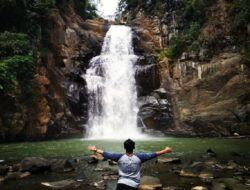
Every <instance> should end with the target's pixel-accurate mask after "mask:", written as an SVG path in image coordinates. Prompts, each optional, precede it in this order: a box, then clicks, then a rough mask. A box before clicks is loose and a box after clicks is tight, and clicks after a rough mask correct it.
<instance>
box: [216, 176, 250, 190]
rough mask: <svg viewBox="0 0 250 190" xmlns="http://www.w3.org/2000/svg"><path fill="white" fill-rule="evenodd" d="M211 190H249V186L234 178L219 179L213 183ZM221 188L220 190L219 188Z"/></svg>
mask: <svg viewBox="0 0 250 190" xmlns="http://www.w3.org/2000/svg"><path fill="white" fill-rule="evenodd" d="M212 184H213V190H222V188H223V187H225V188H224V189H223V190H225V189H230V190H249V186H247V185H244V184H243V183H241V181H240V180H238V179H235V178H219V179H216V180H214V181H213V183H212ZM220 187H221V188H220Z"/></svg>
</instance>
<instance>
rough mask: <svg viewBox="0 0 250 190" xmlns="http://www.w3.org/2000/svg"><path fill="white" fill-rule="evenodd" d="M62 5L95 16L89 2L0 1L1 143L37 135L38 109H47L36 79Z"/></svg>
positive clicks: (42, 64) (45, 65) (44, 63)
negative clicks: (54, 18) (54, 17)
mask: <svg viewBox="0 0 250 190" xmlns="http://www.w3.org/2000/svg"><path fill="white" fill-rule="evenodd" d="M65 6H66V7H67V6H69V7H70V6H71V7H74V8H75V10H76V12H77V13H78V14H79V15H80V16H81V17H82V18H84V19H87V18H92V17H94V16H96V14H95V8H94V6H92V5H90V3H89V1H88V0H72V1H64V0H11V1H9V0H3V1H1V5H0V18H1V25H0V99H1V101H0V141H5V140H17V136H19V137H20V139H21V138H23V137H24V138H25V137H26V136H27V137H30V136H32V135H36V132H34V131H35V130H38V129H35V128H36V126H37V125H39V124H38V123H37V117H38V115H39V106H41V105H42V106H44V107H46V99H43V100H42V101H41V100H40V99H39V98H40V97H41V96H42V95H41V94H39V93H42V91H41V88H40V86H39V84H38V83H39V81H38V80H37V78H36V77H37V76H39V72H41V71H40V70H39V68H40V67H44V68H46V67H47V62H48V59H47V52H49V50H51V49H52V48H53V47H52V44H51V43H52V42H51V41H52V40H51V34H52V33H53V31H52V30H53V25H54V24H55V23H53V14H54V13H57V12H58V11H60V9H63V7H65ZM65 14H66V13H65ZM44 80H45V82H46V77H45V79H44ZM43 90H45V89H43ZM30 105H32V106H30ZM46 109H47V108H46ZM47 110H48V109H47ZM28 133H29V134H28Z"/></svg>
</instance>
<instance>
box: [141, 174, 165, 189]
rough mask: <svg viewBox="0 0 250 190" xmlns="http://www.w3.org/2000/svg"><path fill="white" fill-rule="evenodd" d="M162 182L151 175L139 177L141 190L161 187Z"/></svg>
mask: <svg viewBox="0 0 250 190" xmlns="http://www.w3.org/2000/svg"><path fill="white" fill-rule="evenodd" d="M161 187H162V184H161V182H160V179H159V178H156V177H152V176H143V177H142V178H141V184H140V189H141V190H151V189H152V190H154V189H157V188H161Z"/></svg>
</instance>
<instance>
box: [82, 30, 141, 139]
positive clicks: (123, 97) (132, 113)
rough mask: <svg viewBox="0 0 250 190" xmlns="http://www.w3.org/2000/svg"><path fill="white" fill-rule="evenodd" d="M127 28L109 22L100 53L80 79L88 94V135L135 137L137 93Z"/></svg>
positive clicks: (129, 31)
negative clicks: (83, 80)
mask: <svg viewBox="0 0 250 190" xmlns="http://www.w3.org/2000/svg"><path fill="white" fill-rule="evenodd" d="M136 61H137V56H136V55H134V51H133V47H132V31H131V28H130V27H127V26H118V25H113V26H111V27H110V29H109V31H108V32H107V34H106V36H105V38H104V44H103V47H102V51H101V55H100V56H96V57H94V58H92V60H91V61H90V67H89V69H88V70H87V72H86V75H85V76H84V78H85V79H86V81H87V88H88V95H89V112H88V114H89V116H88V117H89V118H88V125H87V131H86V132H87V137H89V138H108V139H109V138H112V139H114V138H115V139H124V138H138V137H139V136H140V131H139V129H138V128H137V113H138V110H139V109H138V106H137V92H136V82H135V71H134V64H135V62H136Z"/></svg>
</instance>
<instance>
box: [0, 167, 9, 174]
mask: <svg viewBox="0 0 250 190" xmlns="http://www.w3.org/2000/svg"><path fill="white" fill-rule="evenodd" d="M8 171H9V167H8V166H7V165H3V166H2V165H0V176H1V175H2V176H4V175H6V174H7V173H8Z"/></svg>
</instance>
